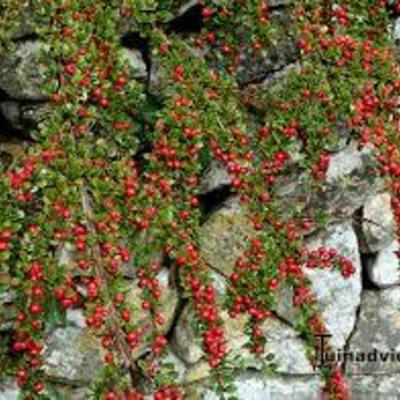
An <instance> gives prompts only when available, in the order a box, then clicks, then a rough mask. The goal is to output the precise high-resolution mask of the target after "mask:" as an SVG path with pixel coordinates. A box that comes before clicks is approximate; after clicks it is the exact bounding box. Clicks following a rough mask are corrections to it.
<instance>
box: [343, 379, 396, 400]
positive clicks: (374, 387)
mask: <svg viewBox="0 0 400 400" xmlns="http://www.w3.org/2000/svg"><path fill="white" fill-rule="evenodd" d="M399 378H400V375H392V376H353V377H351V379H349V380H348V384H349V386H350V388H351V398H352V399H353V400H369V399H371V400H398V398H399V393H400V379H399Z"/></svg>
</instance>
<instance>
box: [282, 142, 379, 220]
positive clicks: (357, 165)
mask: <svg viewBox="0 0 400 400" xmlns="http://www.w3.org/2000/svg"><path fill="white" fill-rule="evenodd" d="M351 154H352V156H351ZM347 157H349V158H350V160H348V161H346V163H345V164H344V165H342V161H343V160H345V159H346V158H347ZM341 160H342V161H341ZM374 169H375V161H374V158H373V156H372V155H371V154H370V153H369V152H368V151H365V152H361V153H358V151H357V150H355V149H354V148H352V147H350V148H345V149H343V150H342V151H341V152H339V153H337V154H336V155H333V156H332V160H331V163H330V167H329V170H328V179H327V181H328V182H327V184H326V185H325V186H324V187H322V188H321V189H320V190H319V191H316V190H315V189H314V188H313V185H312V184H311V182H312V178H311V177H310V176H309V175H308V174H306V173H303V174H300V175H299V172H298V169H294V170H293V171H292V172H291V173H289V174H286V175H285V176H281V177H279V180H278V183H277V185H276V187H277V195H278V196H279V197H280V199H281V209H282V212H283V213H284V214H285V215H287V216H290V215H292V214H293V213H294V212H296V211H302V213H303V215H309V216H311V217H313V216H315V215H317V214H318V212H319V211H323V212H324V213H325V214H326V215H327V216H328V217H329V218H330V220H331V221H332V222H334V221H341V220H344V219H346V218H350V217H351V216H352V215H353V213H354V212H355V211H356V210H357V209H359V208H360V207H362V206H363V204H364V203H365V202H366V201H367V199H368V198H370V197H372V196H374V195H375V194H376V193H378V192H379V190H381V189H382V187H383V186H384V185H383V181H382V180H381V179H380V178H379V176H378V175H377V174H376V173H375V171H374Z"/></svg>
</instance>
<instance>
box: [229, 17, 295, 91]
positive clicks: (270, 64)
mask: <svg viewBox="0 0 400 400" xmlns="http://www.w3.org/2000/svg"><path fill="white" fill-rule="evenodd" d="M271 16H272V18H273V19H274V21H275V22H276V24H277V26H279V30H278V32H276V36H275V37H274V40H271V42H270V43H269V45H267V48H266V51H265V52H261V53H259V54H253V52H252V51H250V48H251V44H250V38H249V36H248V35H247V33H248V32H247V30H246V28H245V27H243V29H238V32H237V37H238V38H240V39H238V40H240V41H241V42H242V43H243V44H244V45H247V48H246V49H245V50H243V52H242V53H241V55H240V58H241V64H240V66H239V68H238V71H237V74H236V77H237V81H238V83H239V85H241V86H244V85H247V84H249V83H251V82H256V81H261V80H263V79H265V78H266V77H267V76H268V75H269V74H271V73H274V72H275V71H278V70H280V69H282V68H284V67H285V66H286V65H288V64H291V63H294V62H295V61H296V60H297V59H298V56H299V52H298V48H297V46H296V43H295V40H294V39H293V37H292V36H291V35H290V34H289V29H290V28H289V27H290V16H289V13H288V12H287V11H286V10H276V11H272V12H271Z"/></svg>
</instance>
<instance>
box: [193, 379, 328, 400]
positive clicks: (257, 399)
mask: <svg viewBox="0 0 400 400" xmlns="http://www.w3.org/2000/svg"><path fill="white" fill-rule="evenodd" d="M234 383H235V385H236V388H237V397H238V399H239V400H287V399H289V398H293V399H296V400H319V399H321V382H320V379H319V378H318V377H317V376H311V377H296V378H289V377H268V376H265V375H263V374H261V373H247V374H243V375H240V376H238V377H237V378H236V379H235V382H234ZM201 398H202V399H203V400H217V399H218V396H216V395H215V394H213V393H211V392H209V391H204V392H203V396H202V397H201Z"/></svg>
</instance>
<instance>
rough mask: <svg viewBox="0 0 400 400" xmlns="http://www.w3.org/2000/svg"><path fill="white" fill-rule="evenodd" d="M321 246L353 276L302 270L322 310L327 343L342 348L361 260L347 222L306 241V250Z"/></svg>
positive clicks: (351, 315)
mask: <svg viewBox="0 0 400 400" xmlns="http://www.w3.org/2000/svg"><path fill="white" fill-rule="evenodd" d="M321 245H323V246H324V247H327V248H333V249H336V251H337V252H338V254H340V255H342V256H344V257H346V258H347V259H349V260H350V261H351V262H352V263H353V266H354V268H355V270H356V271H355V273H354V275H352V276H351V277H349V278H347V279H346V278H344V277H342V275H341V274H340V272H339V271H331V270H319V269H315V270H312V269H306V270H305V272H306V275H307V276H308V277H309V278H310V279H311V282H312V288H313V290H314V293H315V295H316V297H317V299H318V301H319V304H320V305H321V308H322V316H323V319H324V321H325V324H326V326H327V328H328V331H329V333H330V334H331V335H332V338H331V344H332V346H334V347H336V348H342V347H343V346H344V344H345V342H346V340H347V338H348V337H349V335H350V333H351V331H352V330H353V327H354V324H355V320H356V312H357V308H358V306H359V304H360V301H361V261H360V255H359V250H358V243H357V237H356V234H355V232H354V230H353V228H352V226H351V225H350V223H343V224H339V225H335V226H333V227H331V228H330V230H329V231H328V232H327V233H326V234H325V235H324V236H323V237H320V238H317V239H314V240H312V241H310V243H309V245H308V247H309V248H310V249H316V248H318V247H319V246H321Z"/></svg>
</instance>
